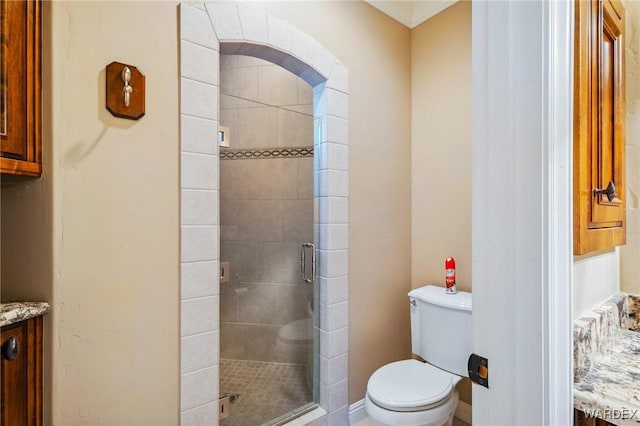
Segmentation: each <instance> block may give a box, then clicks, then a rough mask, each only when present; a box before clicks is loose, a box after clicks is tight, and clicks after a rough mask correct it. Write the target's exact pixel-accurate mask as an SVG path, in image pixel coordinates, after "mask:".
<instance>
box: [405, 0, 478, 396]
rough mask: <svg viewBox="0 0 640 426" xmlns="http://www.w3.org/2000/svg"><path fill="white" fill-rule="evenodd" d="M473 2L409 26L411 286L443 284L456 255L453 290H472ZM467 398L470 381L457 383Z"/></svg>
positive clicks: (469, 390)
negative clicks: (446, 267) (446, 265)
mask: <svg viewBox="0 0 640 426" xmlns="http://www.w3.org/2000/svg"><path fill="white" fill-rule="evenodd" d="M471 77H472V75H471V2H459V3H457V4H455V5H453V6H451V7H450V8H448V9H446V10H444V11H443V12H441V13H440V14H438V15H436V16H434V17H433V18H431V19H429V20H428V21H426V22H425V23H423V24H422V25H420V26H418V27H416V28H414V29H413V31H412V32H411V90H412V92H411V116H412V122H411V141H412V142H411V177H412V179H411V217H412V222H411V286H412V287H413V288H415V287H420V286H423V285H425V284H436V285H444V259H445V258H447V257H448V256H454V257H455V259H456V284H457V287H458V290H464V291H471V137H472V122H471V111H472V106H473V103H472V86H471V83H472V78H471ZM458 390H459V392H460V399H461V400H462V401H464V402H467V403H470V402H471V385H470V382H469V381H468V380H464V381H462V382H461V383H460V385H459V386H458Z"/></svg>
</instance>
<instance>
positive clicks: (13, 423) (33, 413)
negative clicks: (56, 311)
mask: <svg viewBox="0 0 640 426" xmlns="http://www.w3.org/2000/svg"><path fill="white" fill-rule="evenodd" d="M11 339H15V340H14V342H15V344H16V346H15V348H16V350H15V352H13V351H12V350H11V349H10V348H9V346H10V345H9V341H10V340H11ZM0 342H2V345H3V346H2V357H1V359H2V361H1V363H2V364H1V366H0V378H1V380H2V384H1V385H0V386H1V389H0V390H1V391H2V394H1V400H2V402H1V408H0V424H1V425H2V426H42V316H38V317H34V318H30V319H28V320H25V321H21V322H17V323H15V324H11V325H8V326H5V327H2V330H1V331H0Z"/></svg>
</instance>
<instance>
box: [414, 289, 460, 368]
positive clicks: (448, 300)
mask: <svg viewBox="0 0 640 426" xmlns="http://www.w3.org/2000/svg"><path fill="white" fill-rule="evenodd" d="M409 303H410V306H411V349H412V351H413V353H415V354H416V355H419V356H421V357H422V358H423V359H424V360H425V361H427V362H429V363H430V364H433V365H435V366H436V367H438V368H441V369H443V370H446V371H448V372H450V373H453V374H457V375H458V376H465V377H466V376H468V372H467V360H468V359H469V355H471V293H467V292H464V291H460V292H458V293H456V294H446V293H445V288H444V287H437V286H433V285H428V286H425V287H420V288H416V289H413V290H411V291H410V292H409Z"/></svg>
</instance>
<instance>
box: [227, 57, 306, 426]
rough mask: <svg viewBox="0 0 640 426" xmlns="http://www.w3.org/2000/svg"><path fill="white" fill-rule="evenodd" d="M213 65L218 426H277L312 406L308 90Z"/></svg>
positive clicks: (236, 60) (244, 61)
mask: <svg viewBox="0 0 640 426" xmlns="http://www.w3.org/2000/svg"><path fill="white" fill-rule="evenodd" d="M220 58H221V86H220V91H221V94H220V124H221V125H222V126H225V127H228V128H229V136H228V137H229V139H228V140H229V147H224V148H221V149H220V223H221V228H220V231H221V238H220V259H221V262H228V270H227V274H226V278H225V282H221V284H220V295H221V296H220V297H221V300H220V322H221V327H220V328H221V335H220V354H221V355H220V395H221V396H224V395H227V397H228V402H229V403H228V405H227V407H228V412H227V414H229V415H228V417H225V418H221V420H220V424H221V425H223V426H232V425H242V426H250V425H261V424H265V423H267V424H277V423H279V422H282V421H284V420H285V419H290V418H291V417H292V416H295V415H297V414H299V413H301V412H304V411H305V410H308V409H309V408H310V407H313V406H315V403H314V401H316V400H317V399H316V398H315V397H316V396H317V390H316V389H315V388H316V387H317V385H316V384H315V383H316V382H317V380H314V378H317V365H316V363H315V362H314V359H315V358H317V357H314V353H315V342H316V339H315V336H314V335H315V332H314V316H315V312H316V310H315V309H314V304H315V297H314V290H315V288H316V285H315V284H314V274H315V268H316V265H317V262H316V250H315V246H314V221H315V218H314V188H313V187H314V158H313V155H314V154H313V152H314V150H313V114H312V113H313V107H312V90H311V87H310V86H308V85H307V83H306V82H304V81H302V80H300V79H299V78H298V77H297V76H295V75H293V74H291V73H289V72H288V71H286V70H284V69H283V68H281V67H279V66H277V65H273V64H271V63H269V62H265V61H262V60H260V59H256V58H250V57H244V56H236V55H221V57H220Z"/></svg>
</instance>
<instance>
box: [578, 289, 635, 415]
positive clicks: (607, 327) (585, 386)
mask: <svg viewBox="0 0 640 426" xmlns="http://www.w3.org/2000/svg"><path fill="white" fill-rule="evenodd" d="M632 302H634V300H633V299H632V298H627V295H624V294H618V295H616V296H614V297H612V298H611V299H609V300H608V301H607V302H606V303H605V304H604V305H602V306H601V307H600V308H598V309H595V310H594V311H593V312H592V313H590V314H589V315H587V316H585V317H583V318H581V319H580V320H578V321H576V322H575V323H574V364H575V365H574V367H575V371H574V384H573V404H574V407H575V408H577V409H578V410H580V411H583V412H585V413H589V412H594V411H595V413H596V414H597V415H598V417H601V418H604V420H606V421H607V422H609V423H612V424H615V425H622V426H627V425H635V426H638V425H640V333H639V332H637V331H632V330H629V326H630V325H631V326H633V324H632V323H630V321H629V313H630V311H633V310H634V307H633V303H632ZM592 410H593V411H592Z"/></svg>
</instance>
